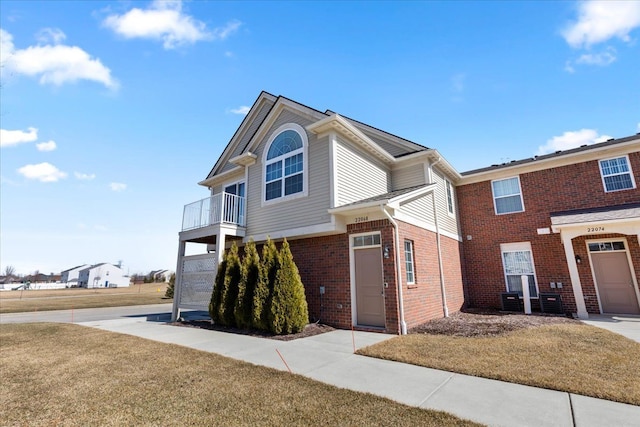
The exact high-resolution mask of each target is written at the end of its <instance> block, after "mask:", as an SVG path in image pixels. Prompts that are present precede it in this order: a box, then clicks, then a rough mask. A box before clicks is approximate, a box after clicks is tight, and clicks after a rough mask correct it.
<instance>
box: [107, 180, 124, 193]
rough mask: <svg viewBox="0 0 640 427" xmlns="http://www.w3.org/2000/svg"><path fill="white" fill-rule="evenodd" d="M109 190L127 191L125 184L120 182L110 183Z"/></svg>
mask: <svg viewBox="0 0 640 427" xmlns="http://www.w3.org/2000/svg"><path fill="white" fill-rule="evenodd" d="M109 188H111V190H113V191H124V190H126V189H127V184H123V183H121V182H112V183H111V184H109Z"/></svg>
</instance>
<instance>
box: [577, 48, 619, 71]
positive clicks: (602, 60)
mask: <svg viewBox="0 0 640 427" xmlns="http://www.w3.org/2000/svg"><path fill="white" fill-rule="evenodd" d="M615 60H616V50H615V49H614V48H612V47H609V48H608V49H607V50H605V51H604V52H600V53H585V54H582V55H580V57H579V58H578V59H576V63H577V64H587V65H599V66H601V67H606V66H607V65H609V64H611V63H612V62H614V61H615Z"/></svg>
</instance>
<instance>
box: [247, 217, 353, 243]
mask: <svg viewBox="0 0 640 427" xmlns="http://www.w3.org/2000/svg"><path fill="white" fill-rule="evenodd" d="M346 232H347V227H346V226H344V225H343V224H340V223H338V222H336V221H334V220H333V218H332V221H331V222H328V223H324V224H316V225H309V226H306V227H298V228H290V229H287V230H278V231H273V232H271V233H262V234H256V235H255V236H250V237H245V238H244V239H242V241H243V242H244V243H246V242H248V241H249V239H250V238H253V240H254V241H255V242H264V241H266V240H267V238H270V239H271V240H279V239H283V238H285V237H286V238H287V239H289V238H291V237H295V238H300V239H303V238H307V237H313V236H318V235H326V234H343V233H346Z"/></svg>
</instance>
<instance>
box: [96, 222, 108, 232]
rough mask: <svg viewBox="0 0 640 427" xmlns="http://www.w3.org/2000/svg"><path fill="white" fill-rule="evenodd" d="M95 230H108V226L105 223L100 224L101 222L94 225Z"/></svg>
mask: <svg viewBox="0 0 640 427" xmlns="http://www.w3.org/2000/svg"><path fill="white" fill-rule="evenodd" d="M93 228H94V230H97V231H107V227H105V226H104V225H100V224H96V225H94V226H93Z"/></svg>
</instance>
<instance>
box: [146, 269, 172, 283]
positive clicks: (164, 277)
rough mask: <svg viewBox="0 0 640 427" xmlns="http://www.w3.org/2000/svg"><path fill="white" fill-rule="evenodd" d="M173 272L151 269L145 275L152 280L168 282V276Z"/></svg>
mask: <svg viewBox="0 0 640 427" xmlns="http://www.w3.org/2000/svg"><path fill="white" fill-rule="evenodd" d="M172 274H173V271H171V270H152V271H151V272H149V274H148V275H147V279H149V280H150V281H152V282H163V283H164V282H168V281H169V278H170V277H171V275H172Z"/></svg>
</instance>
